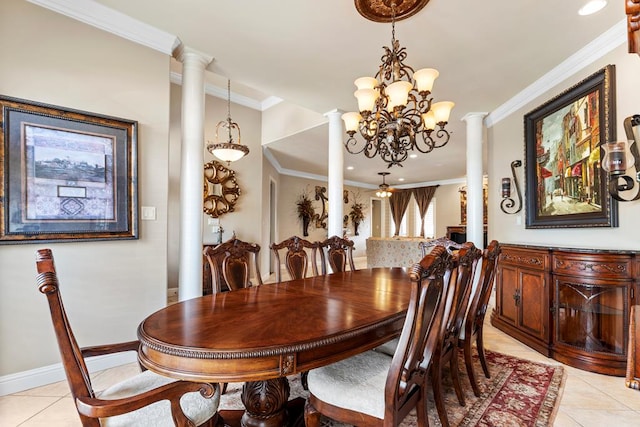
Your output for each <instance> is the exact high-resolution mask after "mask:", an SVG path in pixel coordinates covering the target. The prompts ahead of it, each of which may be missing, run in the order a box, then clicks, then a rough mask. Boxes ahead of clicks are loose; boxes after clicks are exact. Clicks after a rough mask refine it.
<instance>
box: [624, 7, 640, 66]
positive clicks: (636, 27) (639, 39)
mask: <svg viewBox="0 0 640 427" xmlns="http://www.w3.org/2000/svg"><path fill="white" fill-rule="evenodd" d="M625 12H626V14H627V34H628V39H629V53H637V54H638V55H640V0H625Z"/></svg>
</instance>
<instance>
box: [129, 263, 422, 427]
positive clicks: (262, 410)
mask: <svg viewBox="0 0 640 427" xmlns="http://www.w3.org/2000/svg"><path fill="white" fill-rule="evenodd" d="M408 281H409V278H408V273H407V271H406V270H405V269H401V268H393V269H386V268H384V269H368V270H357V271H348V272H342V273H334V274H329V275H321V276H315V277H310V278H306V279H299V280H292V281H288V282H282V283H278V284H267V285H262V286H256V287H250V288H244V289H240V290H237V291H234V292H223V293H217V294H211V295H206V296H203V297H201V298H194V299H190V300H186V301H182V302H179V303H177V304H173V305H171V306H168V307H166V308H163V309H162V310H160V311H157V312H156V313H154V314H152V315H150V316H149V317H147V318H146V319H145V320H144V321H143V322H142V323H141V324H140V326H139V328H138V337H139V339H140V343H141V345H140V352H139V355H138V357H139V360H140V362H141V363H142V364H143V365H144V366H146V367H147V368H149V369H150V370H153V371H155V372H157V373H159V374H162V375H166V376H169V377H172V378H181V379H188V380H193V381H203V382H211V381H212V382H235V381H245V382H246V383H245V386H244V389H243V394H242V399H243V402H244V404H245V407H246V412H245V414H244V415H243V417H244V419H245V421H246V422H245V425H253V426H258V425H260V426H271V425H281V424H283V423H284V421H285V419H286V417H287V415H286V409H285V403H286V402H287V400H288V396H289V386H288V382H287V380H286V376H288V375H293V374H296V373H300V372H303V371H308V370H310V369H313V368H316V367H319V366H324V365H327V364H330V363H333V362H336V361H339V360H342V359H345V358H347V357H350V356H353V355H355V354H358V353H361V352H363V351H366V350H370V349H373V348H374V347H376V346H378V345H380V344H382V343H383V342H386V341H388V340H390V339H392V338H394V337H397V336H398V335H399V334H400V331H401V329H402V325H403V323H404V317H405V315H406V310H407V306H408V303H409V296H410V292H411V287H410V286H407V284H408ZM237 319H242V322H238V321H237ZM265 396H267V397H268V401H265ZM223 417H224V418H225V421H226V419H227V417H226V416H225V415H224V413H223Z"/></svg>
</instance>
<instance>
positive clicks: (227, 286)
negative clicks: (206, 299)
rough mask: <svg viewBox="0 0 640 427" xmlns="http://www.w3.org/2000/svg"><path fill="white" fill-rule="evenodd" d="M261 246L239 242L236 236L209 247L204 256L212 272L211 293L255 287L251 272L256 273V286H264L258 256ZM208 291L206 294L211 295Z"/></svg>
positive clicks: (205, 249) (206, 248)
mask: <svg viewBox="0 0 640 427" xmlns="http://www.w3.org/2000/svg"><path fill="white" fill-rule="evenodd" d="M259 253H260V245H258V244H257V243H248V242H243V241H242V240H238V239H237V238H236V237H235V235H234V236H233V237H232V238H231V239H229V240H227V241H226V242H224V243H221V244H219V245H218V246H207V247H205V248H204V251H203V254H204V257H205V259H206V261H207V262H208V263H209V268H210V270H211V287H210V289H211V292H212V293H218V292H222V291H223V290H236V289H242V288H247V287H250V286H254V283H253V282H252V281H251V271H252V270H253V271H254V273H255V274H254V277H255V281H256V282H255V284H256V285H262V277H260V267H259V265H258V264H259V262H258V255H259ZM211 292H209V291H208V289H206V290H205V292H203V293H204V294H207V293H211Z"/></svg>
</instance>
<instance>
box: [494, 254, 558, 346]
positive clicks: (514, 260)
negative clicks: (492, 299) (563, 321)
mask: <svg viewBox="0 0 640 427" xmlns="http://www.w3.org/2000/svg"><path fill="white" fill-rule="evenodd" d="M550 257H551V255H550V252H549V250H548V249H524V248H516V247H511V246H507V245H501V253H500V256H499V258H498V268H497V270H496V306H495V309H494V312H493V314H492V324H493V325H494V326H495V327H497V328H498V329H500V330H502V331H504V332H506V333H507V334H509V335H511V336H512V337H514V338H516V339H518V340H519V341H522V342H523V343H525V344H527V345H528V346H529V347H531V348H534V349H535V350H537V351H539V352H540V353H542V354H544V355H545V356H547V357H549V356H551V353H550V349H549V343H550V340H549V322H550V313H549V286H550V274H549V265H550Z"/></svg>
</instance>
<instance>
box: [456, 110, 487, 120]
mask: <svg viewBox="0 0 640 427" xmlns="http://www.w3.org/2000/svg"><path fill="white" fill-rule="evenodd" d="M488 115H489V113H486V112H473V113H467V114H465V115H464V117H462V118H461V119H460V120H462V121H463V122H468V121H469V120H472V119H477V118H480V119H484V118H485V117H486V116H488Z"/></svg>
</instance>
